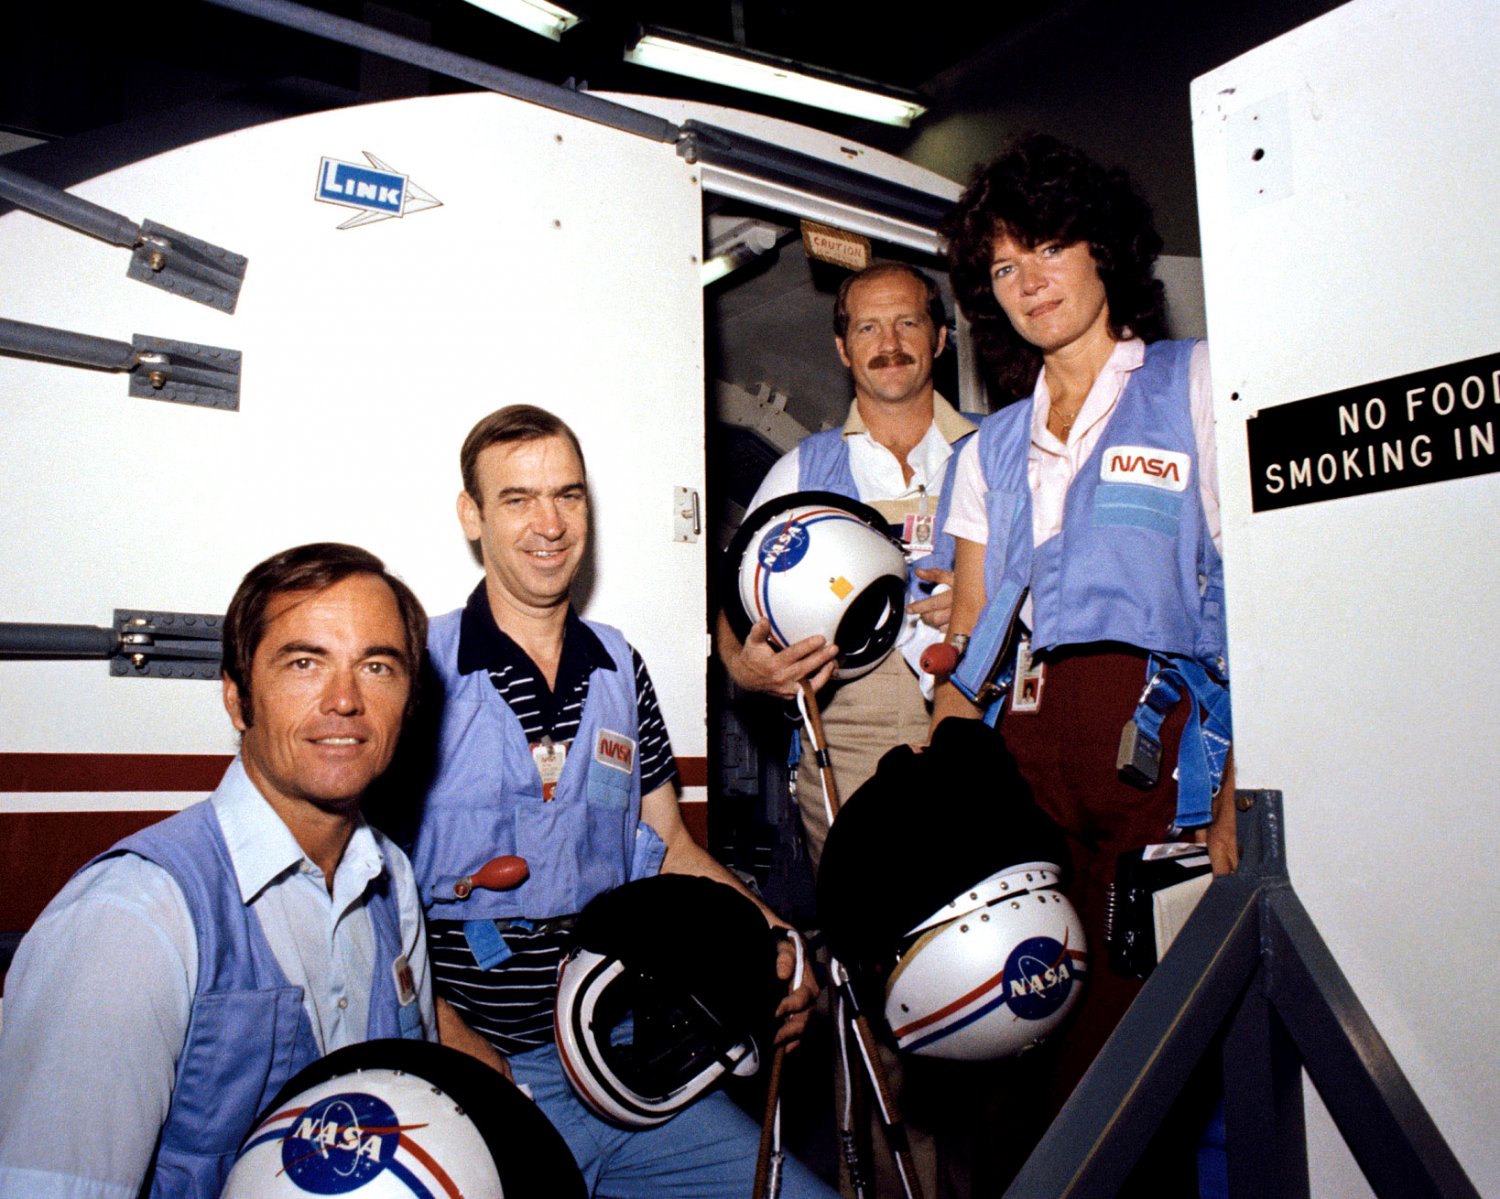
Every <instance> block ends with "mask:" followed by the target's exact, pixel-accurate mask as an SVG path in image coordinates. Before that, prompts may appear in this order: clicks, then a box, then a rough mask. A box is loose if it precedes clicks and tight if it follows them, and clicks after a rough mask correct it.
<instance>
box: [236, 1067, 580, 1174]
mask: <svg viewBox="0 0 1500 1199" xmlns="http://www.w3.org/2000/svg"><path fill="white" fill-rule="evenodd" d="M587 1194H588V1189H587V1186H586V1185H585V1183H584V1180H583V1176H582V1175H581V1174H580V1173H579V1172H578V1167H577V1165H576V1163H575V1162H574V1160H573V1155H572V1153H571V1152H570V1151H569V1149H568V1146H567V1142H566V1141H564V1140H563V1138H562V1135H561V1134H560V1133H559V1132H558V1131H557V1129H556V1128H554V1127H553V1126H552V1124H551V1122H550V1121H548V1119H547V1117H546V1116H545V1115H543V1114H542V1110H541V1109H540V1108H539V1107H537V1105H536V1104H535V1103H533V1102H532V1101H531V1099H530V1097H529V1096H527V1095H526V1094H524V1093H523V1092H522V1091H521V1090H520V1089H519V1088H518V1087H516V1085H515V1084H514V1083H511V1082H509V1081H507V1080H506V1079H504V1078H502V1077H500V1076H499V1075H498V1074H496V1073H495V1072H494V1071H493V1070H491V1069H490V1068H489V1067H488V1066H486V1065H483V1064H482V1063H480V1062H478V1061H476V1060H475V1059H474V1058H471V1057H469V1056H467V1055H466V1054H463V1053H460V1052H458V1050H456V1049H453V1048H450V1047H448V1046H445V1045H438V1044H433V1043H429V1042H427V1041H419V1040H404V1039H390V1040H377V1041H363V1042H360V1043H358V1044H354V1045H347V1046H345V1047H344V1048H343V1049H337V1050H335V1051H334V1052H332V1053H330V1054H328V1055H326V1056H324V1057H321V1058H319V1059H318V1060H317V1061H315V1062H312V1063H311V1064H310V1065H308V1066H307V1067H306V1068H305V1069H303V1070H301V1071H300V1072H298V1074H297V1075H296V1076H295V1077H293V1078H292V1079H291V1080H290V1081H289V1082H288V1083H287V1084H286V1085H285V1086H284V1087H282V1088H281V1090H280V1092H279V1093H278V1094H277V1095H276V1096H275V1098H274V1099H272V1100H271V1102H270V1103H269V1104H268V1105H267V1106H266V1108H265V1110H264V1111H263V1112H262V1113H261V1115H260V1118H259V1120H257V1122H256V1124H255V1126H254V1128H252V1129H251V1130H250V1132H249V1134H248V1135H247V1136H246V1137H245V1140H244V1142H243V1144H242V1145H241V1146H240V1151H239V1156H238V1158H237V1159H236V1161H235V1164H234V1168H233V1169H232V1170H231V1171H230V1173H229V1177H228V1179H227V1180H226V1181H225V1188H224V1191H223V1199H309V1196H339V1197H345V1196H347V1197H348V1199H416V1197H418V1196H421V1197H423V1199H430V1197H431V1196H448V1195H463V1196H465V1199H542V1197H543V1196H545V1197H546V1199H584V1197H585V1196H586V1195H587Z"/></svg>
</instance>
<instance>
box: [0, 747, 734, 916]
mask: <svg viewBox="0 0 1500 1199" xmlns="http://www.w3.org/2000/svg"><path fill="white" fill-rule="evenodd" d="M229 762H230V759H229V758H228V757H227V756H225V755H222V754H19V753H0V791H13V792H36V793H41V792H48V791H53V792H55V791H93V792H110V791H191V792H197V793H198V794H200V795H207V794H208V793H209V792H210V791H212V790H213V789H214V788H215V787H216V786H218V784H219V779H220V778H222V777H223V774H224V770H225V767H227V766H228V765H229ZM677 773H678V776H679V778H680V779H681V782H682V785H683V786H685V787H695V786H697V787H701V786H703V785H704V783H705V782H706V781H707V779H708V760H707V759H706V758H678V759H677ZM169 815H171V813H170V812H145V811H142V812H95V811H88V812H7V813H0V879H4V880H5V885H4V886H3V887H0V932H20V931H22V930H24V929H26V928H29V927H30V926H31V923H32V922H33V921H34V920H35V919H36V917H37V915H38V914H39V913H40V912H41V910H42V909H43V908H44V907H46V906H47V901H48V900H50V899H51V898H52V896H53V895H55V894H56V893H57V891H58V890H59V888H61V887H62V885H63V884H64V883H65V882H67V881H68V879H69V878H70V877H71V876H72V874H73V872H74V871H75V870H77V869H78V868H79V867H80V866H82V865H83V864H84V863H85V862H87V861H88V860H89V859H90V858H92V857H93V856H94V855H95V854H98V853H102V852H103V851H104V850H106V849H108V848H109V847H110V846H111V845H113V844H114V843H115V842H116V841H118V840H120V839H121V838H122V837H127V836H129V835H130V834H131V833H133V832H136V831H137V830H138V829H142V828H145V827H146V826H147V825H148V824H154V823H155V822H156V821H158V820H161V819H163V818H165V817H167V816H169ZM682 818H683V823H684V824H685V825H686V826H687V829H688V832H689V833H691V834H692V837H693V840H695V841H697V842H698V844H699V845H707V843H708V805H707V804H705V803H689V804H684V805H683V806H682Z"/></svg>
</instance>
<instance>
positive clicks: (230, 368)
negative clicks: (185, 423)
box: [130, 333, 241, 411]
mask: <svg viewBox="0 0 1500 1199" xmlns="http://www.w3.org/2000/svg"><path fill="white" fill-rule="evenodd" d="M130 347H131V349H132V350H134V351H135V361H136V363H137V365H136V367H135V369H134V370H132V371H131V372H130V394H131V395H133V396H135V397H137V398H138V399H143V400H169V401H171V402H173V403H176V404H197V405H198V406H200V407H202V408H223V409H228V410H231V411H238V410H239V406H240V361H241V354H240V352H239V351H238V350H226V349H223V348H222V347H220V346H204V345H199V344H197V343H196V342H191V341H173V340H171V339H170V338H166V337H148V336H146V335H144V334H141V333H137V334H136V335H135V336H134V337H132V338H131V339H130Z"/></svg>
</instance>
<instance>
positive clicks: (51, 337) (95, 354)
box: [0, 317, 137, 371]
mask: <svg viewBox="0 0 1500 1199" xmlns="http://www.w3.org/2000/svg"><path fill="white" fill-rule="evenodd" d="M0 354H25V355H28V356H30V357H32V358H45V359H48V360H49V361H53V362H73V363H77V364H78V365H80V366H93V367H99V368H100V369H102V370H108V371H128V370H133V369H134V368H135V366H136V362H137V359H136V353H135V349H134V347H133V346H131V344H130V343H129V342H125V341H113V340H111V339H110V338H108V337H94V336H92V335H91V334H88V333H74V332H72V331H71V330H69V329H54V328H53V327H52V326H51V325H29V324H27V323H26V322H25V321H13V320H7V319H5V318H3V317H0Z"/></svg>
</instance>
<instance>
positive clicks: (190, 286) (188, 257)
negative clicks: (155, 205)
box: [125, 221, 250, 312]
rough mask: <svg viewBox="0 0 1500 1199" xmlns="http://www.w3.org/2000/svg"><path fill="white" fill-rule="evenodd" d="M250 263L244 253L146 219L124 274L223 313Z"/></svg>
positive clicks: (234, 300)
mask: <svg viewBox="0 0 1500 1199" xmlns="http://www.w3.org/2000/svg"><path fill="white" fill-rule="evenodd" d="M249 262H250V260H249V259H248V258H246V257H245V256H244V255H243V254H236V253H234V252H233V251H232V250H224V249H221V248H220V247H218V246H215V245H211V244H210V243H208V242H206V241H202V240H201V239H199V238H196V237H193V236H191V235H190V234H187V233H180V232H178V231H177V230H176V229H169V228H167V226H165V225H158V224H157V223H156V222H155V221H143V222H142V223H141V233H140V240H139V241H137V242H136V244H135V248H134V249H133V250H131V253H130V266H129V267H128V268H127V269H126V271H125V274H126V275H127V276H128V277H130V278H131V279H135V280H137V281H138V282H141V283H149V284H151V286H152V287H160V288H162V289H163V290H164V291H169V292H171V293H172V294H173V295H178V296H182V297H183V298H184V299H187V300H196V301H197V302H198V303H200V304H207V305H208V306H209V307H210V308H217V309H218V310H219V311H220V312H233V311H234V306H235V304H237V303H238V302H239V298H240V285H241V284H243V283H244V281H245V267H246V266H247V265H248V264H249Z"/></svg>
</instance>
